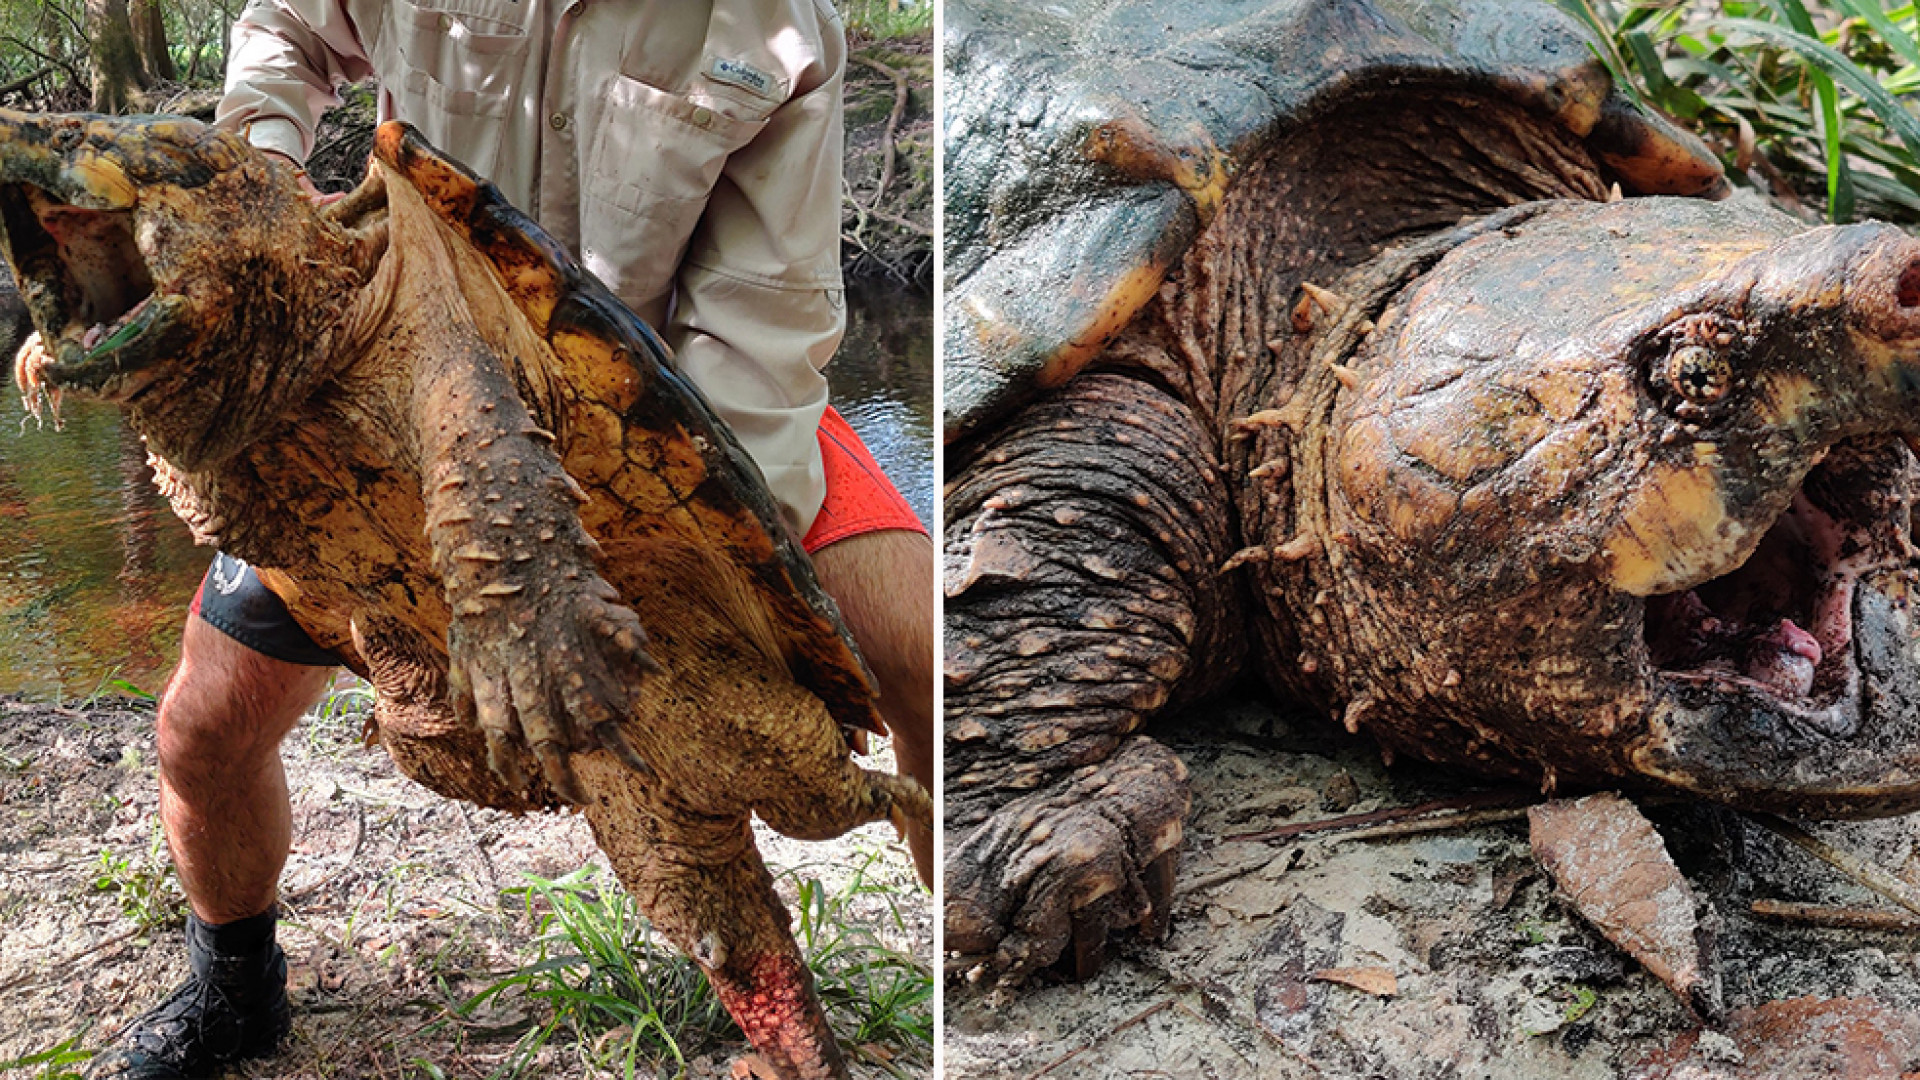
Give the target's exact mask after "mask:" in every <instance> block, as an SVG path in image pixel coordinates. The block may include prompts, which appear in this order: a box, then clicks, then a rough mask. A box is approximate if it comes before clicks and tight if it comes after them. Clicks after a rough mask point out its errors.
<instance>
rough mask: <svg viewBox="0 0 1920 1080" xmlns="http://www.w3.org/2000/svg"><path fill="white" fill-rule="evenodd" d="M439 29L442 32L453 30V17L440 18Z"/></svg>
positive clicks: (444, 16)
mask: <svg viewBox="0 0 1920 1080" xmlns="http://www.w3.org/2000/svg"><path fill="white" fill-rule="evenodd" d="M440 29H442V30H451V29H453V16H451V15H442V16H440Z"/></svg>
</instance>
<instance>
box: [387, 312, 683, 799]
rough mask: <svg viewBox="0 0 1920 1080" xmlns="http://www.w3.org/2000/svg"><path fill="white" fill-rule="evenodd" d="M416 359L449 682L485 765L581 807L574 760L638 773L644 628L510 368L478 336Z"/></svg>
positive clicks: (519, 784)
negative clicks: (523, 751)
mask: <svg viewBox="0 0 1920 1080" xmlns="http://www.w3.org/2000/svg"><path fill="white" fill-rule="evenodd" d="M449 336H450V337H451V339H452V340H451V341H450V342H447V343H445V344H440V345H435V346H432V347H427V348H421V349H418V350H416V354H417V355H418V356H420V357H421V359H420V360H419V365H420V366H419V369H418V371H417V374H416V377H415V381H414V387H413V415H414V419H415V422H416V424H417V425H418V429H419V432H420V442H421V457H422V466H421V473H422V483H423V487H424V495H425V501H426V510H427V536H428V539H429V541H430V542H431V544H432V549H433V562H434V569H435V570H436V571H438V572H439V574H440V577H441V580H442V581H443V582H444V584H445V587H446V600H447V604H448V606H449V607H450V608H451V609H452V611H451V616H452V617H451V620H450V624H449V629H448V640H447V652H448V655H449V657H450V659H451V668H450V670H449V672H448V685H449V690H450V692H451V697H452V699H453V702H454V706H455V708H456V710H457V711H458V712H459V713H460V715H461V717H462V718H463V719H465V720H467V721H469V722H471V723H474V724H477V726H478V727H479V728H480V730H481V731H482V732H483V733H484V734H485V736H486V741H487V762H488V765H489V767H491V768H492V769H493V770H494V772H495V773H496V774H498V775H499V776H500V778H501V779H502V781H504V782H505V783H506V784H507V785H508V786H509V787H510V788H513V789H514V790H517V791H518V790H524V789H525V788H526V786H527V780H526V778H525V777H523V776H521V775H520V768H519V764H518V762H519V757H520V755H519V753H518V751H519V748H520V747H521V746H525V747H528V748H530V749H531V750H532V751H533V753H534V755H535V757H536V758H537V759H538V761H539V762H540V768H541V773H542V775H543V777H544V779H545V781H546V783H547V785H548V786H549V787H550V788H552V789H553V791H554V792H555V793H556V794H558V795H559V796H560V797H562V798H564V799H566V800H568V801H570V802H574V803H580V802H583V801H584V800H585V796H584V793H583V792H582V791H581V789H580V787H579V785H578V783H577V781H576V779H575V777H574V774H573V768H572V764H571V757H572V755H574V754H576V753H581V752H584V751H588V750H593V749H596V748H598V747H602V746H604V747H606V748H607V749H609V750H612V751H613V752H614V753H615V754H617V755H618V756H619V757H620V758H621V759H622V760H623V761H625V762H626V763H627V764H628V765H629V766H631V767H633V768H634V769H637V770H641V771H645V770H646V768H647V766H646V763H645V762H644V761H642V760H641V759H640V756H639V754H638V753H637V752H636V751H635V750H634V748H633V746H632V744H631V742H630V741H629V740H628V738H627V736H626V735H625V733H624V732H622V730H621V727H620V721H621V719H622V718H623V717H625V716H627V715H629V714H630V713H631V711H632V701H633V694H634V693H635V692H636V690H637V688H638V685H639V681H640V679H641V678H642V677H643V676H645V675H648V674H652V673H656V672H657V671H658V668H657V667H656V666H655V664H654V662H653V661H652V659H651V658H649V657H648V655H647V652H646V647H645V646H646V640H647V637H646V633H645V631H643V630H642V629H641V626H640V619H639V617H638V616H637V615H635V614H634V613H633V611H632V610H631V609H630V608H628V607H627V606H626V605H625V604H623V603H622V602H621V600H620V595H619V593H618V592H617V591H615V589H614V588H613V586H612V585H610V584H608V583H607V581H606V580H605V579H604V578H602V577H601V576H600V573H599V571H598V569H597V568H596V565H595V559H594V556H595V555H596V554H597V552H598V550H599V546H598V545H597V544H596V543H595V542H594V540H593V538H592V537H591V536H589V535H588V534H587V531H586V529H585V528H584V527H583V526H582V525H581V524H580V517H579V514H578V512H577V508H578V504H579V501H580V500H582V499H584V498H585V495H584V493H583V492H582V491H581V489H580V486H579V485H578V484H577V483H576V482H575V481H574V480H573V478H572V477H570V476H568V475H567V473H566V470H565V469H563V468H562V467H561V464H560V459H559V456H558V455H557V454H556V453H555V451H554V448H553V441H554V436H553V435H552V434H551V433H550V432H547V431H545V430H543V429H541V428H540V427H539V426H538V425H536V424H535V423H534V421H533V418H532V416H531V415H530V414H529V412H528V410H527V407H526V405H525V403H524V402H523V401H522V400H521V397H520V393H519V390H518V388H517V386H516V384H515V382H514V380H513V379H512V377H511V376H510V375H509V374H508V371H507V368H506V365H505V364H504V363H503V362H502V361H501V360H500V359H499V358H498V357H497V356H496V355H495V354H494V353H493V352H492V351H491V350H490V349H488V348H487V347H486V346H485V345H484V344H483V343H481V342H480V341H479V339H478V338H477V337H474V336H472V335H471V334H468V333H462V332H460V330H459V328H457V327H456V328H454V329H453V331H452V332H451V333H450V334H449Z"/></svg>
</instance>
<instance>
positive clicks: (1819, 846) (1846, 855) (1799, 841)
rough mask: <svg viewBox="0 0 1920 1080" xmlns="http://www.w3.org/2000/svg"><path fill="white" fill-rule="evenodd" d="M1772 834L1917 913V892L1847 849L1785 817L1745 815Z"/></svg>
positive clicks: (1919, 897)
mask: <svg viewBox="0 0 1920 1080" xmlns="http://www.w3.org/2000/svg"><path fill="white" fill-rule="evenodd" d="M1748 816H1749V817H1751V818H1752V819H1753V820H1754V821H1757V822H1759V823H1760V824H1761V825H1763V826H1765V827H1766V828H1767V829H1769V830H1771V831H1772V832H1773V833H1774V834H1775V835H1777V836H1780V837H1781V838H1783V839H1786V840H1790V841H1792V842H1793V843H1794V844H1795V845H1796V846H1798V847H1799V848H1800V849H1801V850H1802V851H1805V852H1806V853H1807V854H1809V855H1812V856H1813V857H1814V858H1816V859H1819V860H1820V861H1821V862H1824V863H1826V864H1827V865H1828V866H1831V867H1833V868H1834V869H1835V870H1838V871H1840V872H1841V873H1843V874H1845V875H1847V876H1848V877H1850V878H1852V879H1853V880H1854V882H1855V883H1856V884H1858V885H1859V886H1861V887H1862V888H1864V889H1868V890H1870V891H1872V892H1875V893H1878V894H1879V895H1881V896H1884V897H1886V898H1887V899H1888V900H1891V901H1893V902H1894V903H1896V904H1899V905H1900V906H1901V907H1903V908H1906V909H1907V910H1908V911H1911V912H1913V913H1914V914H1916V915H1920V893H1916V892H1915V891H1914V889H1913V887H1912V886H1911V885H1908V884H1907V883H1906V882H1904V881H1901V880H1900V879H1899V878H1897V877H1894V876H1893V875H1892V874H1891V873H1888V872H1887V871H1886V870H1884V869H1882V868H1880V867H1878V866H1876V865H1874V864H1873V863H1870V862H1868V861H1866V860H1865V859H1862V858H1861V857H1859V856H1858V855H1854V854H1852V853H1851V852H1846V851H1841V850H1840V849H1839V848H1837V847H1834V846H1833V845H1832V844H1829V843H1827V842H1826V841H1825V840H1822V839H1820V838H1819V837H1817V836H1815V835H1813V834H1812V833H1810V832H1808V831H1807V830H1805V829H1803V828H1801V827H1800V826H1799V825H1796V824H1794V823H1793V822H1791V821H1788V820H1786V819H1785V818H1778V817H1774V816H1773V815H1772V814H1749V815H1748Z"/></svg>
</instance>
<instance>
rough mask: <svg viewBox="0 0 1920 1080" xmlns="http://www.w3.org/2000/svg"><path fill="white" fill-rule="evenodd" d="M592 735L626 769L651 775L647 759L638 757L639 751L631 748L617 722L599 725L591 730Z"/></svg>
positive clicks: (651, 768) (624, 731)
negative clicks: (623, 764) (624, 765)
mask: <svg viewBox="0 0 1920 1080" xmlns="http://www.w3.org/2000/svg"><path fill="white" fill-rule="evenodd" d="M593 734H594V737H596V738H598V739H599V740H600V745H601V746H604V747H606V748H607V749H608V750H610V751H612V752H613V756H614V757H617V758H619V759H620V760H621V761H622V762H624V763H625V764H626V766H627V768H629V769H632V770H633V771H634V772H637V773H640V774H641V775H643V776H651V775H652V774H653V767H652V766H650V765H648V764H647V759H645V758H643V757H641V756H640V751H638V750H635V749H634V748H633V740H631V739H629V738H627V733H626V730H625V729H624V728H622V727H621V726H620V723H619V721H612V720H610V721H608V722H607V723H604V724H601V725H600V726H599V727H596V728H594V729H593Z"/></svg>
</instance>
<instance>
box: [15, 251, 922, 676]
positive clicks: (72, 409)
mask: <svg viewBox="0 0 1920 1080" xmlns="http://www.w3.org/2000/svg"><path fill="white" fill-rule="evenodd" d="M848 300H849V302H848V328H847V338H846V342H845V343H844V344H843V345H842V346H841V349H840V354H839V356H837V357H835V359H834V361H833V365H832V366H831V367H830V368H829V369H828V374H829V376H830V377H831V380H832V383H833V398H834V402H835V405H836V407H837V408H839V410H840V412H841V414H842V415H844V416H845V417H846V418H847V422H848V423H849V424H851V425H852V426H853V428H854V430H855V431H857V432H858V433H859V434H860V436H861V438H862V439H863V440H865V441H866V443H867V446H868V448H869V449H871V450H872V451H873V454H874V457H875V458H876V459H878V460H879V462H880V464H881V465H882V466H883V467H884V468H885V469H886V470H887V473H888V475H889V476H891V477H892V478H893V480H894V482H895V484H896V485H897V486H898V487H899V488H900V490H901V493H902V494H903V495H905V496H906V498H907V501H908V502H909V503H910V504H912V506H913V508H914V511H915V512H916V513H918V514H919V515H920V518H921V520H922V521H930V520H931V519H932V513H933V467H932V439H933V429H934V424H933V329H932V326H933V318H932V301H931V299H930V298H929V297H928V296H927V295H925V294H922V293H916V292H902V291H900V290H896V289H873V288H867V289H859V288H855V289H850V290H849V296H848ZM8 382H11V379H9V380H8ZM63 415H64V417H65V425H64V428H65V429H64V430H62V431H59V432H55V431H54V430H53V426H52V424H51V423H49V424H47V425H45V426H44V427H36V426H35V425H34V424H33V423H32V422H31V421H30V420H26V418H25V416H24V413H23V411H22V409H21V406H20V402H19V400H18V398H17V396H16V395H14V394H13V393H12V392H11V391H10V389H9V391H8V392H6V393H4V394H0V693H11V694H24V695H27V696H30V697H34V698H38V699H42V700H72V699H75V698H81V699H84V698H87V697H89V696H92V695H95V694H100V693H114V692H117V691H123V690H126V689H128V688H136V689H138V690H141V691H145V692H148V693H157V692H158V691H159V689H160V687H161V684H162V682H163V681H164V679H165V678H166V674H167V672H168V671H169V670H170V669H171V668H172V666H173V661H174V654H175V650H176V648H177V646H178V642H179V633H180V625H181V621H182V619H183V618H184V617H185V611H186V604H187V601H188V599H189V598H190V597H191V596H192V595H193V590H194V587H195V586H196V585H197V584H198V583H199V580H200V575H201V574H202V573H204V572H205V571H206V566H207V561H208V559H209V558H210V557H211V555H210V553H209V552H208V551H207V550H206V549H204V548H196V547H194V546H193V542H192V540H191V539H189V538H188V536H187V532H186V528H185V527H184V526H182V525H181V524H180V523H179V521H177V520H176V519H175V518H174V517H173V514H172V512H171V511H169V510H168V508H167V505H166V501H165V500H163V499H161V498H160V497H159V495H158V494H157V493H156V492H155V491H154V490H153V486H152V482H151V480H150V478H149V476H148V473H147V469H146V453H145V451H144V450H143V449H142V448H141V446H140V442H139V439H138V438H136V437H135V436H134V435H133V434H132V433H131V432H129V431H128V430H127V429H126V428H124V427H123V426H121V424H120V422H119V413H118V412H117V411H115V410H113V409H109V408H103V407H100V406H88V405H86V404H85V403H76V402H71V401H70V402H68V403H67V405H66V408H65V409H64V410H63Z"/></svg>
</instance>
